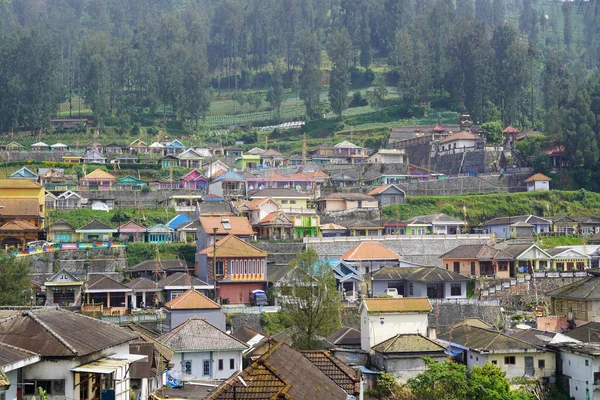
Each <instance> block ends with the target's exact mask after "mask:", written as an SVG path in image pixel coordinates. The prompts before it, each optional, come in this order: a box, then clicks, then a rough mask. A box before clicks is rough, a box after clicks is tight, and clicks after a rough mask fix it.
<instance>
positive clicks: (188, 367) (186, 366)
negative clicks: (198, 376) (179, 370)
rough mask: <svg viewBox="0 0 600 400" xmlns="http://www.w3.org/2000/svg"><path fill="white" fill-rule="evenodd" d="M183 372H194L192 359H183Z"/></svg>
mask: <svg viewBox="0 0 600 400" xmlns="http://www.w3.org/2000/svg"><path fill="white" fill-rule="evenodd" d="M183 372H185V373H186V374H190V375H191V374H192V361H191V360H184V361H183Z"/></svg>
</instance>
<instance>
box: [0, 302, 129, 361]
mask: <svg viewBox="0 0 600 400" xmlns="http://www.w3.org/2000/svg"><path fill="white" fill-rule="evenodd" d="M137 338H138V335H137V334H135V333H133V332H131V331H129V330H127V329H124V328H120V327H118V326H114V325H112V324H109V323H107V322H102V321H100V320H97V319H94V318H90V317H86V316H83V315H81V314H76V313H74V312H71V311H66V310H61V309H40V310H29V311H24V312H22V313H19V314H18V315H15V316H13V317H9V318H7V319H4V320H0V342H2V343H6V344H9V345H12V346H15V347H20V348H22V349H25V350H29V351H32V352H34V353H37V354H40V355H41V356H47V357H73V356H75V355H76V356H84V355H87V354H91V353H94V352H97V351H100V350H104V349H107V348H109V347H113V346H117V345H120V344H123V343H127V342H129V341H132V340H135V339H137Z"/></svg>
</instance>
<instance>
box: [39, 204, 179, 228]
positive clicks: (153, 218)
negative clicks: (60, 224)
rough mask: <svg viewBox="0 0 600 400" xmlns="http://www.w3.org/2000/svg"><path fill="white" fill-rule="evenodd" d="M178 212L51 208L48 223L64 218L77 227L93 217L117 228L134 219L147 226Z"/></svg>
mask: <svg viewBox="0 0 600 400" xmlns="http://www.w3.org/2000/svg"><path fill="white" fill-rule="evenodd" d="M175 215H177V213H176V212H175V209H174V208H141V209H137V208H127V207H123V208H118V209H116V210H112V211H108V212H106V211H96V210H92V209H89V208H80V209H77V210H51V211H48V212H47V218H48V219H47V220H46V223H47V224H48V226H50V225H52V223H54V222H56V221H58V220H61V219H62V220H64V221H66V222H68V223H69V224H71V225H72V226H73V227H75V229H78V228H80V227H82V226H83V225H85V224H87V223H88V222H90V221H91V220H93V219H97V220H98V221H101V222H104V223H105V224H107V225H109V226H110V227H112V228H116V227H117V226H119V225H120V224H122V223H125V222H127V221H134V222H136V223H138V224H141V225H143V226H145V227H151V226H154V225H156V224H166V223H167V222H169V221H170V220H171V219H172V218H173V217H174V216H175Z"/></svg>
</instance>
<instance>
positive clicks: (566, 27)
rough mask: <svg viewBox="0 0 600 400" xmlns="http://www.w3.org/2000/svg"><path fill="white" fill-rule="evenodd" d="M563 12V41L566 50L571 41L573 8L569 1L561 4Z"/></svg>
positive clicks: (568, 48) (569, 47)
mask: <svg viewBox="0 0 600 400" xmlns="http://www.w3.org/2000/svg"><path fill="white" fill-rule="evenodd" d="M562 12H563V41H564V43H565V47H566V48H567V50H570V49H571V44H572V42H573V8H572V7H571V2H570V1H565V2H563V4H562Z"/></svg>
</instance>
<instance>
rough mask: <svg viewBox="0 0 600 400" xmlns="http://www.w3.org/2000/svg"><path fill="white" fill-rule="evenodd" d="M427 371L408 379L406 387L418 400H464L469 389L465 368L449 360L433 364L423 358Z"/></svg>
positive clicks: (431, 361) (429, 359)
mask: <svg viewBox="0 0 600 400" xmlns="http://www.w3.org/2000/svg"><path fill="white" fill-rule="evenodd" d="M424 361H425V365H426V366H427V371H425V372H422V373H420V374H419V375H417V376H416V377H415V378H412V379H409V380H408V382H407V386H408V387H409V388H410V389H411V391H412V392H413V393H414V394H415V395H416V396H417V398H418V399H423V400H425V399H427V400H464V399H466V398H467V391H468V389H469V386H468V383H467V367H466V366H465V365H462V364H458V363H455V362H453V361H450V360H446V361H444V362H440V363H438V362H435V361H434V360H433V359H431V358H424Z"/></svg>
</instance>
